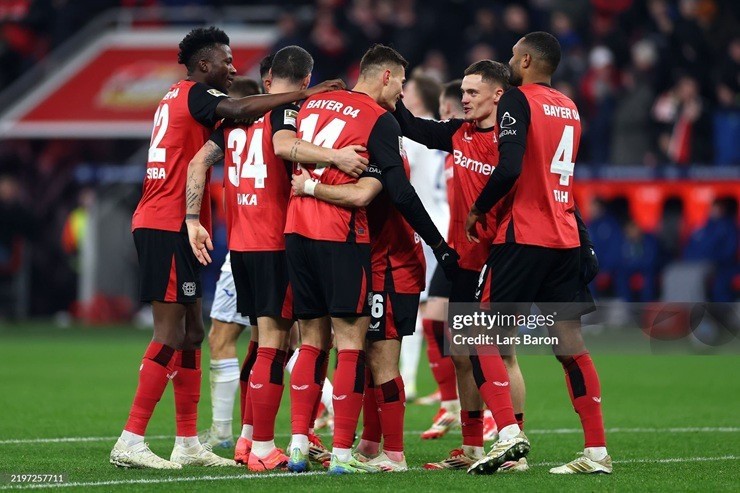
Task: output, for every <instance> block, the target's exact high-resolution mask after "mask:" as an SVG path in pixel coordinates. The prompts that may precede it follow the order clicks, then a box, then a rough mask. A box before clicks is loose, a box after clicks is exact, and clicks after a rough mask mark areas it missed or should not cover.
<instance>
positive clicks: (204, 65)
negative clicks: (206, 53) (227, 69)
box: [198, 58, 210, 73]
mask: <svg viewBox="0 0 740 493" xmlns="http://www.w3.org/2000/svg"><path fill="white" fill-rule="evenodd" d="M198 68H199V69H200V71H201V72H206V73H207V72H208V69H209V68H210V66H209V63H208V60H206V59H205V58H201V59H200V60H198Z"/></svg>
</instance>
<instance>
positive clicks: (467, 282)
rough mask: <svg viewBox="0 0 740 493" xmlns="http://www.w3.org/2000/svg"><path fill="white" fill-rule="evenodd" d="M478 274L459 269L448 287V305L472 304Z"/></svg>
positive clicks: (474, 298)
mask: <svg viewBox="0 0 740 493" xmlns="http://www.w3.org/2000/svg"><path fill="white" fill-rule="evenodd" d="M479 278H480V272H477V271H474V270H468V269H460V270H459V271H458V272H457V275H456V276H455V278H454V279H453V280H452V283H451V285H450V303H474V302H475V300H476V288H477V287H478V279H479Z"/></svg>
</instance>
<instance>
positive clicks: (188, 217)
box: [185, 214, 200, 222]
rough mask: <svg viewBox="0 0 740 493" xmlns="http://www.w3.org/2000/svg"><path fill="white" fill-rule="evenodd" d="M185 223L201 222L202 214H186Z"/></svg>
mask: <svg viewBox="0 0 740 493" xmlns="http://www.w3.org/2000/svg"><path fill="white" fill-rule="evenodd" d="M185 221H186V222H195V221H198V222H199V221H200V214H185Z"/></svg>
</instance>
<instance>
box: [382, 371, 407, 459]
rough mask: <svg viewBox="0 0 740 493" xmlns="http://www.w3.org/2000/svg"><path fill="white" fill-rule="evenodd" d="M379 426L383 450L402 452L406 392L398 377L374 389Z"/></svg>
mask: <svg viewBox="0 0 740 493" xmlns="http://www.w3.org/2000/svg"><path fill="white" fill-rule="evenodd" d="M375 399H376V400H377V401H378V407H379V409H380V412H379V413H378V414H379V415H380V425H381V428H382V430H383V450H388V451H389V452H403V418H404V415H405V414H406V392H405V390H404V387H403V380H402V379H401V377H400V376H398V377H396V378H394V379H393V380H390V381H388V382H385V383H384V384H382V385H379V386H377V387H375Z"/></svg>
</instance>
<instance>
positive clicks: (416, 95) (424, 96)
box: [400, 74, 450, 401]
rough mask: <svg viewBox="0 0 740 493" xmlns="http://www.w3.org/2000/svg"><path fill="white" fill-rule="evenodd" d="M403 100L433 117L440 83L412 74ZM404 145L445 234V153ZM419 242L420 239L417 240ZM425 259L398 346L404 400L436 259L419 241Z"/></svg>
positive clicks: (412, 387)
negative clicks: (415, 306)
mask: <svg viewBox="0 0 740 493" xmlns="http://www.w3.org/2000/svg"><path fill="white" fill-rule="evenodd" d="M403 90H404V96H403V101H404V104H405V105H406V107H407V108H408V109H409V111H411V113H413V114H414V116H417V117H420V118H430V119H431V118H435V117H437V116H438V110H439V95H440V93H441V91H442V86H441V85H440V84H439V83H438V82H437V81H435V80H434V79H432V78H431V77H428V76H426V75H423V74H414V75H413V76H412V77H411V78H410V79H409V81H408V82H407V83H406V85H405V86H404V88H403ZM403 147H404V149H405V150H406V155H407V156H408V160H409V165H410V167H411V179H410V181H411V184H412V185H413V187H414V189H415V190H416V193H417V194H418V195H419V198H420V199H421V202H422V204H424V208H425V209H426V210H427V211H428V212H429V216H430V217H431V218H432V221H433V222H434V225H435V226H436V227H437V229H438V230H439V231H441V232H442V234H446V232H447V229H448V225H449V221H450V208H449V205H448V204H447V191H446V184H445V156H446V155H447V153H446V152H443V151H438V150H436V149H428V148H427V147H426V146H424V145H422V144H419V143H417V142H414V141H413V140H411V139H407V138H406V137H404V139H403ZM419 241H421V240H419ZM422 246H423V248H424V257H425V260H426V265H427V270H426V289H425V290H424V291H423V292H422V293H421V296H420V298H419V311H420V315H421V316H419V317H417V318H416V324H417V325H416V331H415V332H414V334H413V335H411V336H408V337H404V339H403V345H402V348H401V363H400V370H401V377H402V378H403V383H404V386H405V388H406V399H407V400H409V401H412V400H414V397H415V396H416V374H417V370H418V368H419V357H420V355H421V345H422V340H423V331H422V326H421V320H422V318H424V317H425V305H426V302H427V298H428V294H429V285H430V282H431V280H432V274H433V273H434V270H435V268H436V267H437V259H436V258H435V257H434V253H433V252H432V249H431V247H430V246H429V245H427V244H426V243H423V244H422Z"/></svg>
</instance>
